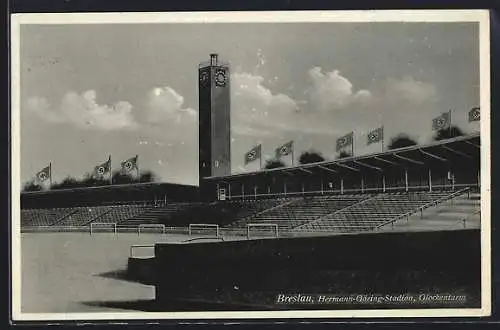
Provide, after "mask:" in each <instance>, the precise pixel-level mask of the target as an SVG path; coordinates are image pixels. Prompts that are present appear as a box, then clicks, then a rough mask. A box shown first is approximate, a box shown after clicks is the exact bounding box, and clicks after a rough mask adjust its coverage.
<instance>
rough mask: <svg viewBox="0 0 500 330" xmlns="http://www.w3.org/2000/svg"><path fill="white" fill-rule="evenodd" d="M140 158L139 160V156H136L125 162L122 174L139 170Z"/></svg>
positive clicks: (122, 163)
mask: <svg viewBox="0 0 500 330" xmlns="http://www.w3.org/2000/svg"><path fill="white" fill-rule="evenodd" d="M138 158H139V156H138V155H136V156H135V157H132V158H129V159H127V160H124V161H123V162H121V167H122V172H124V173H128V172H130V171H132V170H136V169H137V159H138Z"/></svg>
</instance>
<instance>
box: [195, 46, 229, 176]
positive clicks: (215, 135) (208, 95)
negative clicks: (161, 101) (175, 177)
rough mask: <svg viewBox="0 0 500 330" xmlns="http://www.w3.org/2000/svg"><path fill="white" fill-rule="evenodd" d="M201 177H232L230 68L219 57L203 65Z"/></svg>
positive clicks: (200, 131)
mask: <svg viewBox="0 0 500 330" xmlns="http://www.w3.org/2000/svg"><path fill="white" fill-rule="evenodd" d="M198 75H199V121H198V122H199V135H198V141H199V176H200V186H201V181H202V179H203V178H206V177H210V176H224V175H229V174H231V121H230V111H231V105H230V93H229V65H228V64H225V63H222V62H220V61H219V59H218V55H217V54H210V61H208V62H203V63H201V64H200V66H199V71H198Z"/></svg>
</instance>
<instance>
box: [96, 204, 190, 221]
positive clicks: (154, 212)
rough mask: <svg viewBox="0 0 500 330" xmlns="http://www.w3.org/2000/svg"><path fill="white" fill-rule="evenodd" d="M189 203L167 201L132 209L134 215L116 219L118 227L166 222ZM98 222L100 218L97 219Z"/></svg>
mask: <svg viewBox="0 0 500 330" xmlns="http://www.w3.org/2000/svg"><path fill="white" fill-rule="evenodd" d="M189 206H190V204H189V203H168V204H167V205H165V206H158V207H154V206H149V207H143V208H142V209H137V210H134V211H132V213H135V214H134V215H132V216H130V217H126V218H122V219H120V220H118V221H116V222H117V223H118V226H119V227H138V226H139V225H143V224H159V223H164V224H168V220H169V219H170V218H171V217H172V216H173V215H174V214H177V213H178V212H181V211H182V210H184V209H186V208H188V207H189ZM99 222H100V220H99Z"/></svg>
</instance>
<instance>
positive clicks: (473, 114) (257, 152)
mask: <svg viewBox="0 0 500 330" xmlns="http://www.w3.org/2000/svg"><path fill="white" fill-rule="evenodd" d="M451 114H452V113H451V110H450V111H448V112H443V113H441V114H440V115H439V116H438V117H436V118H434V119H432V130H434V131H439V130H443V129H451ZM467 116H468V121H469V122H475V121H479V120H480V119H481V111H480V108H479V107H474V108H472V109H471V110H470V111H469V112H468V113H467ZM378 142H381V143H382V151H383V149H384V127H383V126H381V127H378V128H375V129H373V130H372V131H370V132H368V134H367V140H366V144H367V145H371V144H373V143H378ZM349 146H350V147H351V153H352V155H354V131H351V132H350V133H347V134H345V135H344V136H342V137H340V138H338V139H337V142H336V150H337V152H339V151H341V150H343V149H344V148H346V147H349ZM293 147H294V145H293V140H292V141H288V142H286V143H285V144H283V145H281V146H280V147H278V148H276V149H275V157H276V159H281V158H282V157H285V156H288V155H292V166H293ZM257 159H258V160H259V161H260V167H261V168H262V145H261V144H259V145H257V146H255V147H253V148H252V149H250V150H249V151H248V152H246V153H245V165H247V164H249V163H251V162H254V161H256V160H257ZM120 165H121V172H122V173H130V172H131V171H133V170H136V171H137V174H139V155H135V156H134V157H131V158H129V159H126V160H124V161H122V162H121V163H120ZM111 169H112V167H111V155H110V156H109V158H108V160H107V161H105V162H104V163H102V164H99V165H97V166H95V167H94V172H93V173H94V175H95V176H97V177H100V178H102V177H104V176H105V175H106V174H109V176H110V180H111ZM36 179H37V180H38V182H45V181H46V180H52V163H50V164H49V165H47V166H46V167H44V168H43V169H42V170H41V171H39V172H38V173H36Z"/></svg>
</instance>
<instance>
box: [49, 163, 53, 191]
mask: <svg viewBox="0 0 500 330" xmlns="http://www.w3.org/2000/svg"><path fill="white" fill-rule="evenodd" d="M50 189H52V162H50V163H49V190H50Z"/></svg>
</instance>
